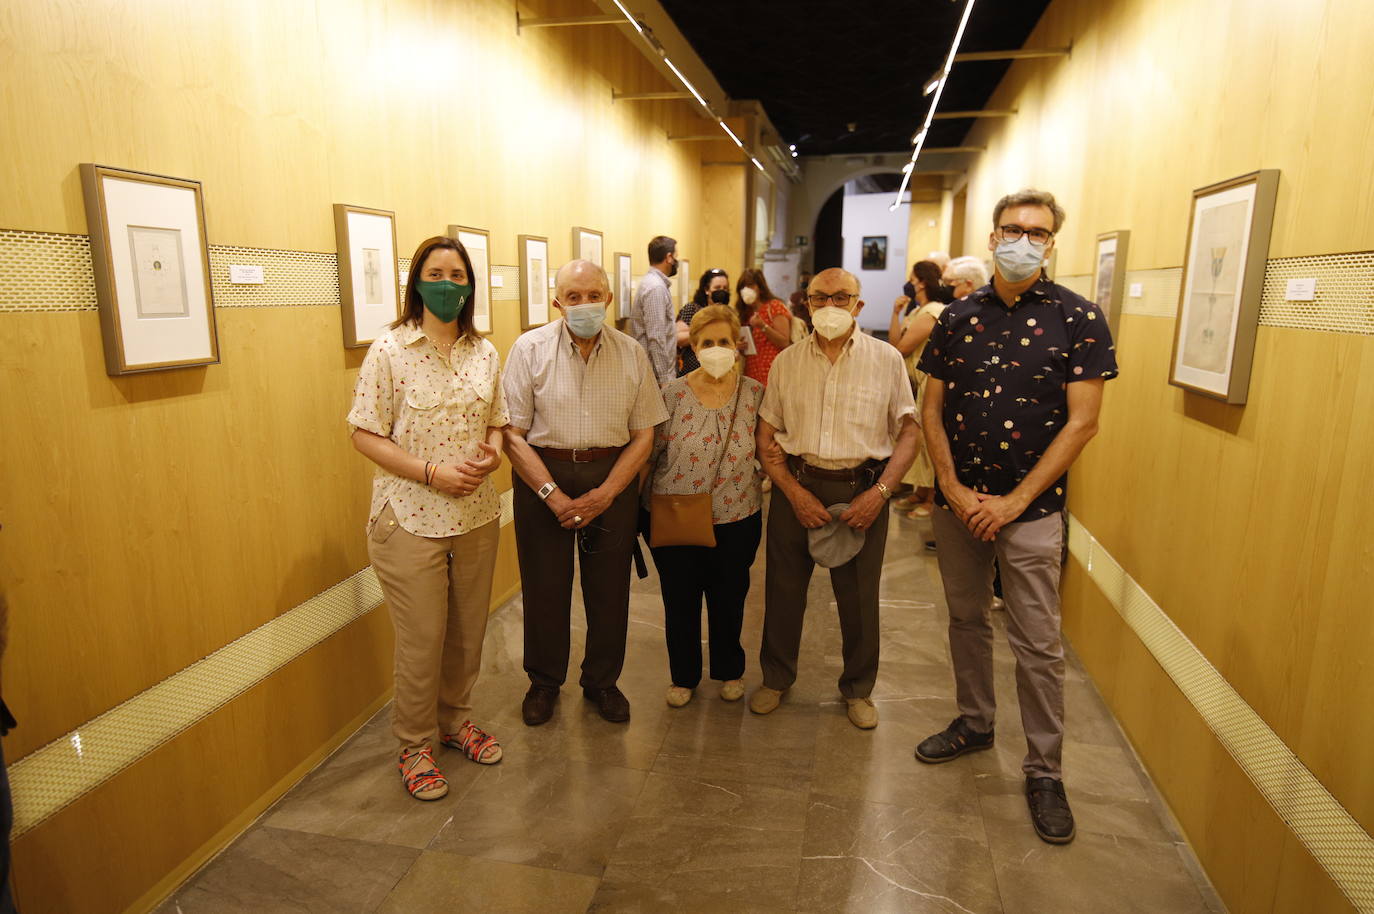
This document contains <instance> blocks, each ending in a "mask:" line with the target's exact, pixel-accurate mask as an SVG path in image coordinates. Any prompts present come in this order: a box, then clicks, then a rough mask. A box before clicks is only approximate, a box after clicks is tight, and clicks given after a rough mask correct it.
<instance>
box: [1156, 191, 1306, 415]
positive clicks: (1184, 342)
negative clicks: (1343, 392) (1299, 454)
mask: <svg viewBox="0 0 1374 914" xmlns="http://www.w3.org/2000/svg"><path fill="white" fill-rule="evenodd" d="M1278 192H1279V171H1278V169H1276V168H1265V169H1261V170H1259V171H1252V172H1250V173H1249V174H1244V175H1240V176H1239V177H1235V178H1231V179H1229V180H1226V181H1219V182H1217V183H1216V184H1209V185H1207V186H1206V187H1200V188H1198V189H1197V190H1195V191H1193V203H1192V206H1191V207H1190V209H1189V215H1188V243H1187V246H1186V247H1185V248H1184V259H1183V280H1182V282H1181V283H1180V285H1179V302H1178V317H1177V320H1176V321H1175V323H1174V346H1173V353H1172V355H1171V356H1170V363H1169V383H1170V384H1172V385H1174V386H1175V387H1182V388H1183V389H1184V390H1187V391H1190V392H1192V393H1196V394H1201V395H1202V396H1204V397H1211V398H1213V399H1216V400H1221V401H1223V402H1226V403H1232V404H1240V403H1244V402H1246V399H1247V397H1248V395H1249V389H1250V369H1251V367H1252V363H1253V361H1254V356H1255V335H1256V333H1257V332H1258V330H1259V311H1260V299H1261V297H1262V295H1263V292H1264V270H1265V266H1266V265H1267V263H1268V260H1269V238H1270V235H1271V234H1272V233H1273V229H1274V208H1275V205H1276V202H1277V199H1278Z"/></svg>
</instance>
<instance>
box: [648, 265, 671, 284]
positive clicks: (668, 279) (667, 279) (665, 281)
mask: <svg viewBox="0 0 1374 914" xmlns="http://www.w3.org/2000/svg"><path fill="white" fill-rule="evenodd" d="M649 272H650V273H657V274H658V278H659V279H661V280H663V284H664V285H665V286H671V285H672V284H673V278H672V277H671V276H669V275H668V274H667V273H665V272H663V271H662V270H660V269H659V268H658V267H649Z"/></svg>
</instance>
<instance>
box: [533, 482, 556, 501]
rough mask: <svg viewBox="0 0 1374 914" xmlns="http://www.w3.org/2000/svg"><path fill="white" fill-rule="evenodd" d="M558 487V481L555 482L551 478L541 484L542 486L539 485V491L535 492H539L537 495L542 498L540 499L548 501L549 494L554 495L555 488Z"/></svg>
mask: <svg viewBox="0 0 1374 914" xmlns="http://www.w3.org/2000/svg"><path fill="white" fill-rule="evenodd" d="M557 488H558V483H556V482H554V481H553V480H552V479H550V480H549V481H548V482H546V483H544V484H543V485H542V486H540V487H539V491H538V492H537V493H535V494H537V495H538V496H539V500H540V501H548V500H549V496H550V495H552V494H553V493H554V490H555V489H557Z"/></svg>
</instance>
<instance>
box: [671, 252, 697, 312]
mask: <svg viewBox="0 0 1374 914" xmlns="http://www.w3.org/2000/svg"><path fill="white" fill-rule="evenodd" d="M673 279H674V280H676V281H677V309H678V310H679V311H681V310H682V306H683V305H685V304H687V303H688V302H689V301H691V300H692V294H693V293H694V292H696V290H697V287H696V283H694V282H693V281H692V262H691V261H690V260H679V261H678V262H677V275H676V276H674V277H673Z"/></svg>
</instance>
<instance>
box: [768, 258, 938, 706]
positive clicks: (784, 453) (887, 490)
mask: <svg viewBox="0 0 1374 914" xmlns="http://www.w3.org/2000/svg"><path fill="white" fill-rule="evenodd" d="M807 305H808V307H809V308H810V309H811V320H812V323H813V325H814V327H815V332H814V333H812V334H811V335H810V336H809V337H807V338H806V340H804V341H803V342H801V343H798V344H796V345H794V346H788V347H787V348H786V349H784V350H783V351H782V352H781V354H779V355H778V357H777V359H776V360H775V361H774V362H773V367H772V370H771V372H770V374H769V378H768V389H767V391H766V393H765V394H764V398H763V403H762V405H761V406H760V407H759V422H758V431H757V434H756V437H757V443H758V453H759V454H761V455H763V457H764V469H765V470H766V471H767V473H768V476H769V478H771V479H772V480H773V498H772V502H771V504H770V507H769V513H768V545H767V550H768V551H767V556H768V559H767V567H766V569H765V575H764V620H763V644H762V646H761V648H760V650H759V665H760V666H761V667H762V668H763V685H762V686H760V687H759V689H758V691H756V692H755V693H754V694H753V696H752V697H751V698H750V700H749V710H751V711H753V712H754V713H755V714H768V713H770V712H772V711H773V710H775V709H776V708H777V707H778V704H779V702H780V701H781V700H782V696H783V693H784V692H786V691H787V690H788V689H789V688H790V687H791V686H792V683H793V682H794V681H795V680H796V678H797V655H798V653H799V652H800V650H801V634H802V619H803V617H804V616H805V613H806V597H807V586H808V584H809V582H810V580H811V573H812V571H813V570H814V569H815V566H816V564H818V561H819V562H823V563H824V564H825V565H826V566H827V567H829V568H830V585H831V587H832V588H833V589H834V591H835V606H836V610H837V612H838V613H839V617H840V631H841V636H842V639H843V644H842V648H841V652H842V653H843V655H844V670H843V672H842V673H841V674H840V681H839V688H840V694H841V695H842V696H843V697H844V699H845V702H846V703H847V704H848V706H849V720H850V722H851V723H853V724H854V726H856V727H859V728H860V729H864V730H868V729H872V728H873V727H876V726H877V725H878V709H877V708H876V707H875V706H874V704H873V701H872V699H870V698H869V695H870V694H871V693H872V691H873V684H874V682H875V681H876V680H877V677H878V630H879V629H878V585H879V580H880V578H881V577H882V568H883V552H884V549H885V547H886V545H887V523H888V510H887V500H888V499H889V498H891V497H892V490H893V489H894V488H896V487H897V483H898V481H899V480H900V479H901V478H902V474H904V473H905V472H906V470H907V467H909V466H910V465H911V460H912V458H913V457H914V456H915V455H916V443H917V433H918V429H917V425H916V421H915V416H916V403H915V401H914V399H913V398H912V395H911V384H910V382H908V381H907V376H906V370H905V368H904V367H903V365H902V357H901V356H900V355H898V354H897V350H895V349H894V348H892V347H891V346H889V345H888V344H887V343H884V342H882V341H880V340H875V339H874V338H873V337H871V336H868V335H867V334H864V333H859V332H858V328H857V327H856V325H855V323H854V316H855V315H856V314H858V313H859V311H861V310H862V309H863V305H864V303H863V301H862V300H861V299H860V298H859V280H858V279H857V278H856V277H855V276H854V275H853V274H852V273H848V272H846V271H845V270H841V269H833V268H832V269H829V270H823V271H822V272H821V273H819V274H817V276H816V278H815V279H813V280H811V287H810V289H809V290H808V294H807ZM778 493H781V495H782V497H781V498H779V497H778ZM832 509H834V510H833V511H832ZM816 531H819V532H818V533H817V535H816V536H814V537H813V536H812V534H813V532H816ZM826 540H839V541H840V542H844V541H845V540H848V541H849V542H848V546H847V548H844V549H840V550H835V551H832V552H831V554H829V555H825V554H824V553H826V552H827V550H826V548H825V541H826ZM813 549H817V551H818V552H819V553H821V555H820V556H819V558H818V555H817V553H815V552H813ZM835 552H838V554H835Z"/></svg>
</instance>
